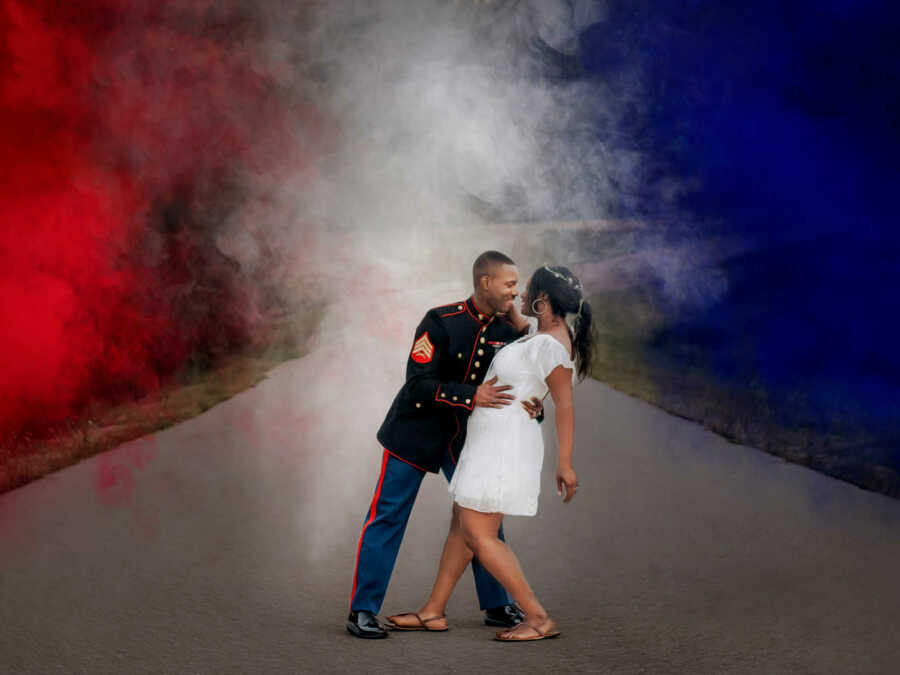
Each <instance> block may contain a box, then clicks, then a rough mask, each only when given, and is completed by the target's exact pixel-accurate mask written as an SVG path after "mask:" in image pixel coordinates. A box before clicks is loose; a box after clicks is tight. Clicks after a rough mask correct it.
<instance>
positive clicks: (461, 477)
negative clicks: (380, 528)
mask: <svg viewBox="0 0 900 675" xmlns="http://www.w3.org/2000/svg"><path fill="white" fill-rule="evenodd" d="M560 365H561V366H563V367H564V368H571V369H572V374H573V379H574V373H575V370H574V369H575V365H574V363H573V362H572V360H571V359H570V358H569V354H568V353H567V351H566V348H565V347H564V346H563V345H562V343H561V342H559V340H557V339H556V338H555V337H553V336H552V335H549V334H547V333H533V334H530V335H527V336H525V337H521V338H519V339H518V340H516V341H515V342H511V343H510V344H508V345H506V346H505V347H503V348H502V349H501V350H500V351H499V352H497V355H496V356H495V357H494V360H493V361H492V362H491V365H490V367H489V368H488V371H487V373H486V374H485V380H486V381H487V380H490V379H491V378H492V377H494V375H496V376H497V386H499V385H503V384H508V385H511V386H512V389H509V390H507V392H506V393H507V394H511V395H513V396H515V397H516V400H515V401H513V402H512V403H510V404H509V405H507V406H503V407H502V408H485V407H481V406H478V407H476V408H475V410H473V411H472V414H471V415H470V416H469V424H468V428H467V431H466V442H465V444H464V445H463V449H462V451H461V452H460V457H459V461H458V463H457V465H456V470H455V471H454V473H453V479H452V480H451V481H450V487H449V488H448V489H449V491H450V494H451V495H453V501H455V502H456V503H457V504H459V505H460V506H464V507H466V508H469V509H474V510H476V511H483V512H486V513H504V514H507V515H515V516H533V515H535V514H536V513H537V506H538V496H539V494H540V491H541V466H542V464H543V461H544V440H543V437H542V435H541V426H540V425H539V424H538V423H537V422H536V421H535V420H534V419H532V418H531V417H530V416H529V414H528V412H527V411H526V410H525V409H524V408H523V407H522V404H521V403H519V401H521V400H528V399H530V398H531V397H533V396H537V397H538V398H541V399H542V398H543V397H544V396H545V395H546V394H547V392H548V388H547V383H546V382H545V380H546V378H547V376H548V375H549V374H550V373H551V372H552V371H553V369H554V368H556V367H557V366H560Z"/></svg>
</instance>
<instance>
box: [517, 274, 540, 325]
mask: <svg viewBox="0 0 900 675" xmlns="http://www.w3.org/2000/svg"><path fill="white" fill-rule="evenodd" d="M530 285H531V277H528V281H526V282H525V288H524V289H523V290H522V294H521V295H520V296H519V298H521V300H522V314H524V315H525V316H537V314H535V313H534V308H533V307H532V306H531V304H532V302H531V296H530V295H528V287H529V286H530ZM538 307H540V305H538Z"/></svg>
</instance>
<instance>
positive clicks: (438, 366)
mask: <svg viewBox="0 0 900 675" xmlns="http://www.w3.org/2000/svg"><path fill="white" fill-rule="evenodd" d="M472 277H473V282H474V285H475V292H474V293H473V295H472V296H471V297H469V298H468V299H466V300H463V301H460V302H454V303H452V304H449V305H443V306H441V307H435V308H434V309H431V310H429V311H428V313H427V314H426V315H425V318H424V319H422V321H421V323H419V326H418V328H417V329H416V334H415V339H414V341H413V345H412V349H411V351H410V354H409V358H408V359H407V366H406V383H405V384H404V385H403V386H402V387H401V388H400V391H399V392H398V393H397V396H396V397H395V398H394V402H393V404H392V405H391V409H390V410H389V411H388V413H387V416H386V418H385V420H384V423H383V424H382V425H381V428H380V429H379V430H378V440H379V442H380V443H381V445H382V447H383V448H384V452H383V455H382V459H381V474H380V476H379V478H378V483H377V485H376V487H375V494H374V496H373V498H372V503H371V506H370V507H369V512H368V514H367V515H366V519H365V523H364V524H363V528H362V534H361V535H360V540H359V547H358V549H357V554H356V569H355V571H354V574H353V590H352V591H351V597H350V616H349V618H348V620H347V630H348V631H350V633H351V634H353V635H355V636H357V637H365V638H382V637H387V633H386V632H385V629H384V628H383V627H382V626H381V624H380V623H379V622H378V619H377V618H376V616H375V615H376V614H378V612H379V611H380V609H381V603H382V601H383V600H384V595H385V593H386V591H387V587H388V582H389V581H390V577H391V572H392V571H393V569H394V562H395V561H396V559H397V552H398V551H399V549H400V542H401V540H402V538H403V533H404V531H405V530H406V523H407V521H408V520H409V514H410V512H411V511H412V506H413V502H414V501H415V498H416V495H417V494H418V491H419V486H420V485H421V483H422V478H424V477H425V474H426V472H429V471H430V472H433V473H437V472H438V470H442V471H443V473H444V476H445V477H446V478H447V480H448V481H449V480H450V479H451V478H452V476H453V470H454V467H455V466H456V461H457V459H458V458H459V453H460V450H461V449H462V447H463V443H464V442H465V438H466V423H467V421H468V416H469V414H470V413H471V412H472V410H473V409H474V408H475V406H476V405H480V406H486V407H493V408H497V407H501V406H504V405H509V404H510V403H511V402H512V400H513V397H512V396H510V395H509V394H507V393H505V392H506V390H507V389H509V387H508V386H497V384H496V380H497V378H496V377H494V378H492V379H491V380H489V381H487V382H485V381H484V374H485V373H486V372H487V369H488V366H489V365H490V363H491V360H492V359H493V357H494V354H495V353H496V352H497V350H499V349H500V348H501V347H502V346H503V345H505V344H506V343H508V342H511V341H513V340H516V339H518V338H519V337H520V336H521V335H522V334H523V333H525V332H527V329H528V323H527V321H526V320H525V319H524V317H522V315H521V314H520V313H519V312H518V310H517V309H516V307H515V305H514V300H515V298H516V296H517V295H518V291H517V289H516V284H517V283H518V271H517V270H516V266H515V263H513V261H512V260H511V259H510V258H509V257H508V256H506V255H504V254H503V253H500V252H498V251H486V252H485V253H482V254H481V255H480V256H478V258H477V259H476V260H475V264H474V265H473V266H472ZM521 404H522V405H523V406H524V407H525V408H526V410H528V412H529V413H530V414H531V415H532V417H538V418H540V416H541V413H542V407H541V402H540V401H539V400H538V399H532V401H531V402H526V401H522V402H521ZM499 534H500V538H501V539H503V528H502V526H501V528H500V533H499ZM472 570H473V572H474V575H475V587H476V590H477V591H478V600H479V605H480V607H481V609H482V610H484V611H485V623H487V624H488V625H491V626H505V627H512V626H514V625H516V624H517V623H519V622H520V621H521V620H522V618H523V617H522V613H521V610H519V608H518V607H517V606H516V605H515V604H514V602H513V599H512V598H511V597H510V596H509V594H508V593H507V592H506V590H505V589H504V588H503V586H501V585H500V583H499V582H497V580H496V579H494V578H493V577H492V576H491V575H490V574H489V573H488V572H487V570H485V569H484V567H482V565H481V564H480V563H479V562H478V560H477V559H474V558H473V560H472ZM420 620H421V619H420ZM423 621H424V622H425V623H423V624H422V626H421V628H423V629H425V628H431V627H430V626H427V623H428V622H429V621H431V619H430V618H425V619H423ZM433 628H434V629H438V630H440V629H442V627H439V626H436V625H434V626H433Z"/></svg>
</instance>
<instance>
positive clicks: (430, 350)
mask: <svg viewBox="0 0 900 675" xmlns="http://www.w3.org/2000/svg"><path fill="white" fill-rule="evenodd" d="M410 356H411V357H412V360H413V361H415V362H416V363H428V362H429V361H431V357H432V356H434V345H433V344H431V340H429V339H428V333H427V332H425V333H422V336H421V337H420V338H419V339H418V340H416V342H415V344H413V348H412V353H411V354H410Z"/></svg>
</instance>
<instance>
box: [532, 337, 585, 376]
mask: <svg viewBox="0 0 900 675" xmlns="http://www.w3.org/2000/svg"><path fill="white" fill-rule="evenodd" d="M533 341H534V342H535V343H536V344H535V345H534V349H535V351H534V356H533V358H534V360H535V362H536V363H537V367H538V372H539V373H540V376H541V379H542V380H546V379H547V376H548V375H549V374H550V373H552V372H553V370H554V369H555V368H556V367H557V366H562V367H563V368H573V369H574V368H575V364H574V363H573V362H572V359H570V358H569V355H568V354H567V353H566V348H565V347H563V346H562V344H561V343H560V342H559V340H557V339H556V338H554V337H551V336H550V335H544V336H538V337H536V338H534V339H533Z"/></svg>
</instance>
